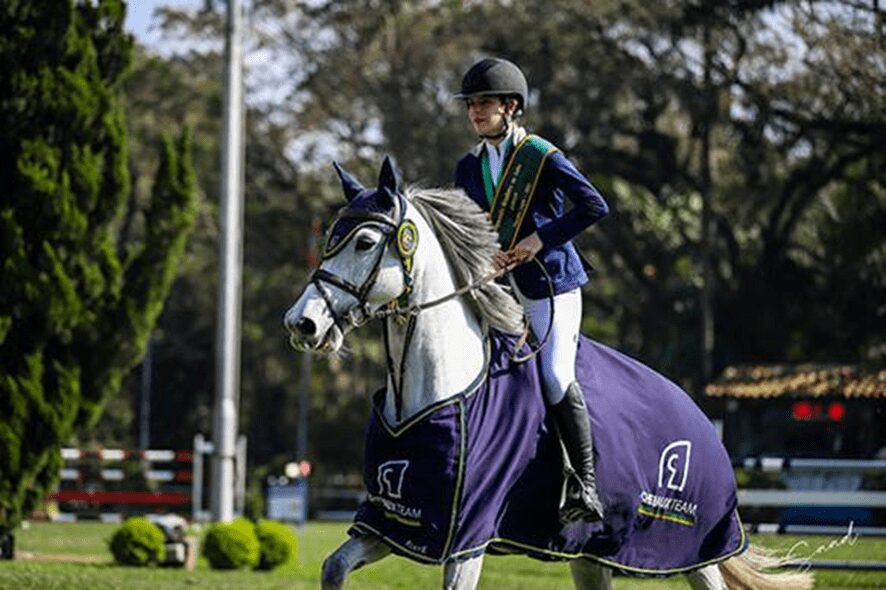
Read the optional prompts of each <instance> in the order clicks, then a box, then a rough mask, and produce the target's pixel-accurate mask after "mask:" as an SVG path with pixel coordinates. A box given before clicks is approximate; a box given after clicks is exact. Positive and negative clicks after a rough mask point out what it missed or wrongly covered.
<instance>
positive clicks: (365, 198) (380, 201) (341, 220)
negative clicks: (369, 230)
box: [323, 187, 406, 258]
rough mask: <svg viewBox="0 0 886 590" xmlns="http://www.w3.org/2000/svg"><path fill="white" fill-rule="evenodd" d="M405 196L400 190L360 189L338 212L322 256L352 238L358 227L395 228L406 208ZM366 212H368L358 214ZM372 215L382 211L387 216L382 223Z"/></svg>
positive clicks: (333, 251) (337, 249)
mask: <svg viewBox="0 0 886 590" xmlns="http://www.w3.org/2000/svg"><path fill="white" fill-rule="evenodd" d="M405 205H406V203H405V198H404V197H403V195H401V194H400V193H395V194H391V191H390V190H389V189H388V188H386V187H383V188H380V189H365V190H362V191H360V192H359V193H358V194H357V196H355V197H354V198H353V199H352V200H351V201H350V202H349V203H348V204H347V205H346V206H345V207H343V208H342V209H341V210H340V211H339V214H338V217H337V219H336V221H335V222H334V223H333V224H332V227H331V228H329V231H328V233H327V234H326V246H325V247H324V249H323V258H328V257H330V256H332V255H333V254H335V253H337V252H338V251H339V250H340V249H341V248H342V247H343V246H344V245H345V244H346V243H347V242H348V240H349V239H350V238H351V236H352V235H353V234H354V232H355V231H356V230H357V228H358V227H360V226H362V225H366V224H372V225H374V226H375V227H377V228H378V229H379V230H381V231H382V233H384V234H390V233H391V232H393V231H394V230H396V229H397V226H398V225H399V224H400V222H401V221H402V220H403V214H404V213H405V211H406V206H405ZM363 213H368V214H370V215H361V214H363ZM372 214H381V215H383V216H385V217H388V218H390V224H389V223H383V222H381V221H379V220H376V219H374V218H373V216H372Z"/></svg>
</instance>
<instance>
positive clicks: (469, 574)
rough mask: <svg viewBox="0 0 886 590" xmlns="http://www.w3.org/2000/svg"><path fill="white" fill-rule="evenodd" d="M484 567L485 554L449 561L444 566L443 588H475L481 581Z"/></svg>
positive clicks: (465, 589)
mask: <svg viewBox="0 0 886 590" xmlns="http://www.w3.org/2000/svg"><path fill="white" fill-rule="evenodd" d="M482 569H483V554H482V553H481V554H479V555H475V556H474V557H469V558H468V559H462V560H460V561H449V562H447V563H446V565H445V566H443V590H474V588H476V587H477V582H479V581H480V571H481V570H482Z"/></svg>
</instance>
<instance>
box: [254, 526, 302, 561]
mask: <svg viewBox="0 0 886 590" xmlns="http://www.w3.org/2000/svg"><path fill="white" fill-rule="evenodd" d="M255 534H256V535H257V536H258V542H259V545H261V559H260V560H259V564H258V569H263V570H272V569H274V568H275V567H277V566H280V565H283V564H284V563H286V562H287V561H289V560H290V559H292V558H293V557H295V548H296V539H295V534H294V533H293V532H292V529H291V528H290V527H288V526H287V525H285V524H283V523H281V522H276V521H273V520H260V521H259V522H258V524H257V525H256V526H255Z"/></svg>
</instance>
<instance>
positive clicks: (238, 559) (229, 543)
mask: <svg viewBox="0 0 886 590" xmlns="http://www.w3.org/2000/svg"><path fill="white" fill-rule="evenodd" d="M260 555H261V554H260V550H259V544H258V537H256V536H255V526H254V525H253V524H252V523H251V522H249V521H248V520H246V519H245V518H237V519H235V520H234V521H233V522H231V523H221V522H220V523H216V524H214V525H212V526H210V527H209V530H208V531H207V532H206V538H205V539H204V541H203V556H204V557H205V558H206V559H207V560H208V561H209V565H210V566H211V567H212V568H213V569H240V568H244V567H249V568H254V567H256V566H257V565H258V564H259V557H260Z"/></svg>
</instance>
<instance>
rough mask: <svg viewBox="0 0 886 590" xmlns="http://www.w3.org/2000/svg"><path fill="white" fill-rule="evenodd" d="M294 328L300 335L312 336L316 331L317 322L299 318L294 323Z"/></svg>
mask: <svg viewBox="0 0 886 590" xmlns="http://www.w3.org/2000/svg"><path fill="white" fill-rule="evenodd" d="M295 329H296V330H298V333H299V334H301V335H302V336H313V335H314V334H315V333H316V332H317V324H315V323H314V320H311V319H309V318H301V319H300V320H298V321H297V322H296V323H295Z"/></svg>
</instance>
